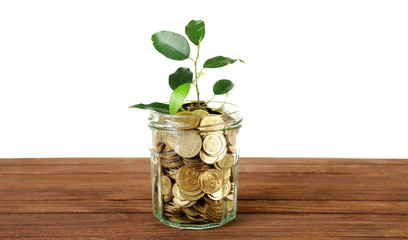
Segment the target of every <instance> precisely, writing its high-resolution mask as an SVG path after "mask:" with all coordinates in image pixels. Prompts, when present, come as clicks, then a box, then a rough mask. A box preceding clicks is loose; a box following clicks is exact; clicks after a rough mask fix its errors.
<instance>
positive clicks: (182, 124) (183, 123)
mask: <svg viewBox="0 0 408 240" xmlns="http://www.w3.org/2000/svg"><path fill="white" fill-rule="evenodd" d="M176 115H177V116H180V117H174V121H175V122H178V123H179V125H178V126H177V128H178V129H194V128H195V127H197V126H198V124H200V120H201V119H200V117H199V116H198V115H197V114H195V113H193V112H189V111H184V112H178V113H176ZM181 116H185V117H181Z"/></svg>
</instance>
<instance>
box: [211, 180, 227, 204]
mask: <svg viewBox="0 0 408 240" xmlns="http://www.w3.org/2000/svg"><path fill="white" fill-rule="evenodd" d="M230 190H231V183H230V181H227V182H226V183H225V184H224V186H223V187H222V188H221V189H220V190H218V191H217V192H215V193H213V194H209V195H208V197H209V198H211V199H213V200H221V199H222V198H224V197H226V196H227V195H228V193H229V192H230Z"/></svg>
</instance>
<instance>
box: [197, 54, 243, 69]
mask: <svg viewBox="0 0 408 240" xmlns="http://www.w3.org/2000/svg"><path fill="white" fill-rule="evenodd" d="M236 61H240V62H243V63H245V62H244V61H242V60H241V59H232V58H228V57H223V56H218V57H213V58H210V59H208V60H207V61H205V63H204V68H219V67H224V66H226V65H228V64H232V63H234V62H236Z"/></svg>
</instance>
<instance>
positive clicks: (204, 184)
mask: <svg viewBox="0 0 408 240" xmlns="http://www.w3.org/2000/svg"><path fill="white" fill-rule="evenodd" d="M223 182H224V178H223V175H222V173H220V172H219V171H218V170H217V169H214V168H211V169H208V170H207V171H205V172H203V173H201V175H200V176H199V179H198V183H199V185H200V188H201V190H203V192H205V193H208V194H212V193H215V192H217V191H218V190H220V188H221V187H222V184H223Z"/></svg>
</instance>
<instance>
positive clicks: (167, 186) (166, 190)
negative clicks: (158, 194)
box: [161, 175, 171, 195]
mask: <svg viewBox="0 0 408 240" xmlns="http://www.w3.org/2000/svg"><path fill="white" fill-rule="evenodd" d="M161 190H162V193H163V194H164V195H169V194H170V193H171V180H170V178H169V177H167V176H166V175H163V176H161Z"/></svg>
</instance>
